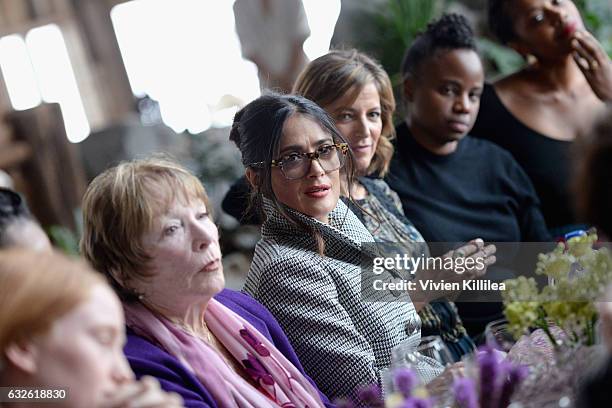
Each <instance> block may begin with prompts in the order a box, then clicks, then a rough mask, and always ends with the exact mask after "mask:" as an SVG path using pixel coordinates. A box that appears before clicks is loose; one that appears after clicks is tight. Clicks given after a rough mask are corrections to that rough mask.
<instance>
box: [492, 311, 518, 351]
mask: <svg viewBox="0 0 612 408" xmlns="http://www.w3.org/2000/svg"><path fill="white" fill-rule="evenodd" d="M485 339H486V342H487V345H488V346H489V347H493V348H494V349H496V350H499V351H503V352H505V353H507V352H509V351H510V349H511V348H512V346H514V344H515V343H516V340H515V339H514V336H513V335H512V333H510V328H509V325H508V321H507V320H506V319H499V320H494V321H492V322H490V323H489V324H487V326H486V328H485Z"/></svg>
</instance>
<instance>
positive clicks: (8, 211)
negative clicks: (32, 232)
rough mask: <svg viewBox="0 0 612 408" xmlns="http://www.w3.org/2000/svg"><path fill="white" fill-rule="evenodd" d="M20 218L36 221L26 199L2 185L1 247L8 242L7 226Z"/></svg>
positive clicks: (0, 214)
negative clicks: (6, 235)
mask: <svg viewBox="0 0 612 408" xmlns="http://www.w3.org/2000/svg"><path fill="white" fill-rule="evenodd" d="M20 220H27V221H34V218H32V214H30V211H29V210H28V206H27V205H26V202H25V200H24V199H23V197H21V196H20V195H19V194H18V193H16V192H14V191H13V190H11V189H8V188H3V187H0V248H1V247H3V246H5V245H6V244H7V243H6V242H5V238H6V237H5V231H6V229H7V227H8V226H9V225H10V224H12V223H14V222H17V221H20Z"/></svg>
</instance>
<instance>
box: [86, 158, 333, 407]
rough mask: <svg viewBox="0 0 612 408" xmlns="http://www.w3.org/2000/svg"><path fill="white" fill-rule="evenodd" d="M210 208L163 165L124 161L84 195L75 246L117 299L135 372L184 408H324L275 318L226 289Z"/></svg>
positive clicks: (191, 181)
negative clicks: (149, 377) (182, 402)
mask: <svg viewBox="0 0 612 408" xmlns="http://www.w3.org/2000/svg"><path fill="white" fill-rule="evenodd" d="M210 211H211V206H210V204H209V201H208V197H207V195H206V191H205V190H204V187H203V186H202V184H201V183H200V181H199V180H198V179H197V178H196V177H195V176H193V175H192V174H191V173H190V172H189V171H187V170H186V169H185V168H183V167H182V166H180V165H178V164H176V163H174V162H172V161H169V160H166V159H162V158H150V159H146V160H136V161H131V162H124V163H121V164H119V165H118V166H116V167H113V168H110V169H108V170H106V171H105V172H104V173H102V174H100V175H99V176H98V177H96V178H95V179H94V180H93V181H92V183H91V184H90V185H89V187H88V189H87V192H86V193H85V197H84V199H83V218H84V223H83V224H84V234H83V239H82V241H81V248H82V251H83V253H84V254H85V256H86V257H87V259H89V260H90V261H91V262H92V263H93V265H94V266H95V267H96V268H97V269H99V270H100V271H102V272H103V273H104V274H105V275H107V276H108V277H109V278H110V279H111V280H112V282H113V284H114V286H115V288H116V289H117V291H118V293H120V295H121V298H122V300H123V306H124V309H125V312H126V320H127V326H128V336H127V337H128V340H127V345H126V347H125V353H126V355H127V357H128V360H129V362H130V364H131V365H132V368H133V370H134V371H135V372H136V374H137V375H143V374H150V375H152V376H154V377H156V378H158V379H159V381H160V383H161V385H162V387H163V388H164V389H166V390H172V391H176V392H178V393H179V394H181V395H182V396H183V398H184V400H185V403H186V405H187V406H189V407H208V406H213V407H214V406H220V407H238V406H240V407H251V406H252V407H277V406H285V405H291V406H296V407H298V406H309V407H317V406H322V405H323V403H327V400H326V399H325V397H323V396H322V395H320V394H319V392H318V391H317V389H316V387H315V386H314V384H313V383H311V381H310V380H309V379H308V378H307V377H306V375H305V374H304V372H303V370H302V368H301V365H300V362H299V361H298V359H297V357H296V356H295V353H294V352H293V349H292V348H291V345H290V344H289V342H288V340H287V338H286V337H285V335H284V333H283V331H282V330H281V329H280V327H279V326H278V323H277V322H276V320H274V318H273V317H272V316H271V315H270V313H269V312H268V311H267V310H266V309H265V308H264V307H263V306H261V305H260V304H258V303H257V302H256V301H255V300H253V299H252V298H250V297H248V296H247V295H244V294H241V293H238V292H234V291H230V290H224V289H223V286H224V282H225V281H224V277H223V266H222V263H221V250H220V248H219V238H218V232H217V228H216V226H215V224H214V222H213V218H212V214H211V212H210Z"/></svg>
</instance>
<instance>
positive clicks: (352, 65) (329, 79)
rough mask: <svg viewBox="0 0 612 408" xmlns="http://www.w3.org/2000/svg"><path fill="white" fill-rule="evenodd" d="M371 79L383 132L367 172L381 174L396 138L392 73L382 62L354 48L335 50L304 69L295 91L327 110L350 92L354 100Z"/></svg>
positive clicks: (294, 87)
mask: <svg viewBox="0 0 612 408" xmlns="http://www.w3.org/2000/svg"><path fill="white" fill-rule="evenodd" d="M370 82H373V83H374V85H375V86H376V89H377V90H378V95H379V96H380V107H381V110H382V113H381V119H382V132H381V138H380V140H379V141H378V146H377V147H376V152H374V157H372V161H371V162H370V166H369V167H368V170H367V173H368V174H377V175H379V176H381V177H382V176H384V175H385V174H386V173H387V172H388V171H389V165H390V163H391V157H392V156H393V144H392V143H391V140H392V139H393V138H394V137H395V128H394V126H393V112H395V97H394V96H393V87H392V86H391V80H390V79H389V75H387V73H386V72H385V70H384V69H383V68H382V66H381V65H380V64H378V63H377V62H376V61H375V60H373V59H372V58H370V57H369V56H367V55H366V54H364V53H361V52H359V51H357V50H354V49H353V50H333V51H330V52H329V53H328V54H326V55H323V56H321V57H319V58H317V59H315V60H313V61H311V62H310V63H309V64H308V65H307V66H306V68H304V70H303V71H302V72H301V73H300V75H299V76H298V78H297V80H296V82H295V85H294V86H293V92H294V93H297V94H300V95H302V96H304V97H306V98H308V99H310V100H312V101H314V102H316V103H317V104H318V105H320V106H322V107H323V108H324V109H325V108H327V107H329V106H330V105H332V104H333V103H334V102H336V101H338V100H340V99H342V98H344V97H347V95H348V96H349V97H350V98H351V99H352V100H353V101H354V100H355V99H357V97H358V96H359V93H360V92H361V91H362V89H363V87H364V86H366V85H367V84H369V83H370ZM349 92H350V95H349V94H348V93H349Z"/></svg>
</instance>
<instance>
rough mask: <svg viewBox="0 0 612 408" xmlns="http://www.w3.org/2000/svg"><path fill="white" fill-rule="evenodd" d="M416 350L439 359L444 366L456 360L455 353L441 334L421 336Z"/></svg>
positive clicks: (436, 359)
mask: <svg viewBox="0 0 612 408" xmlns="http://www.w3.org/2000/svg"><path fill="white" fill-rule="evenodd" d="M416 352H417V353H420V354H422V355H424V356H425V357H429V358H431V359H433V360H435V361H437V362H438V363H440V365H442V366H443V367H447V366H449V365H451V364H453V363H454V362H455V360H454V359H453V355H452V354H451V352H450V350H449V349H448V347H446V344H444V341H443V340H442V338H440V336H427V337H423V338H421V343H420V344H419V345H418V346H417V348H416Z"/></svg>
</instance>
